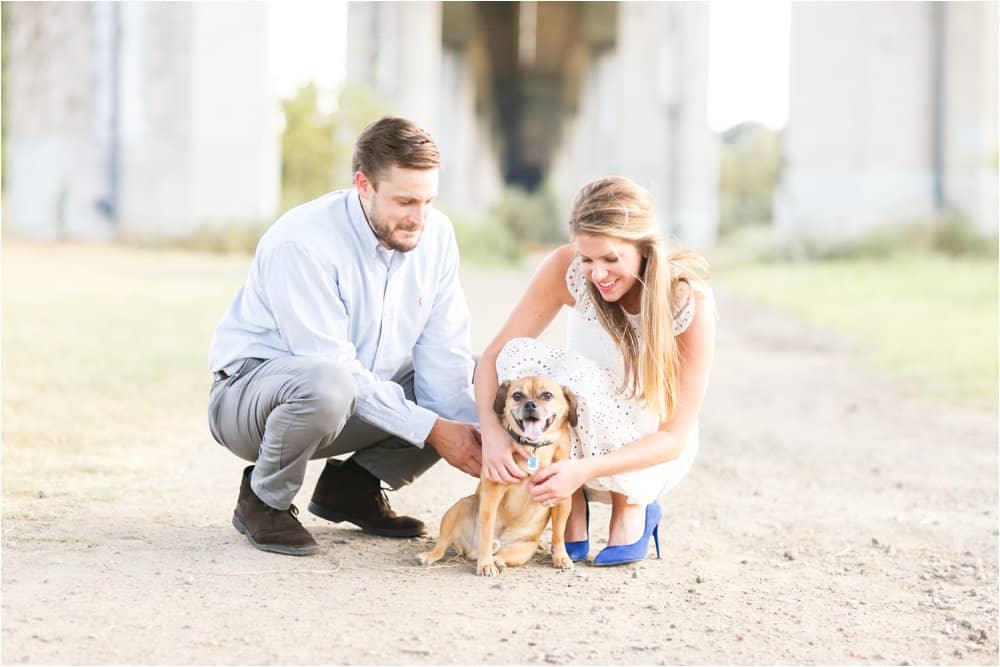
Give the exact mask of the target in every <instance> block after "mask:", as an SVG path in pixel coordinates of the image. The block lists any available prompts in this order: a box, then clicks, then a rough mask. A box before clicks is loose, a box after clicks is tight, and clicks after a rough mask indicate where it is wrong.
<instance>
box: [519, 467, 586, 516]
mask: <svg viewBox="0 0 1000 667" xmlns="http://www.w3.org/2000/svg"><path fill="white" fill-rule="evenodd" d="M588 479H589V478H588V476H587V471H586V468H585V465H584V462H583V461H579V460H575V459H567V460H565V461H557V462H555V463H553V464H552V465H548V466H545V467H544V468H542V469H541V470H539V471H538V472H536V473H535V476H534V477H533V478H532V480H531V482H530V483H529V484H528V493H530V494H531V497H532V499H533V500H534V501H535V502H536V503H539V504H541V505H544V506H545V507H552V506H553V505H557V504H558V503H559V502H561V501H563V500H565V499H567V498H569V497H570V496H572V495H573V493H574V492H575V491H576V490H577V489H579V488H580V487H581V486H583V485H584V483H585V482H586V481H587V480H588Z"/></svg>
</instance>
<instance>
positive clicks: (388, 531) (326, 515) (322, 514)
mask: <svg viewBox="0 0 1000 667" xmlns="http://www.w3.org/2000/svg"><path fill="white" fill-rule="evenodd" d="M308 509H309V513H310V514H315V515H316V516H318V517H319V518H321V519H326V520H327V521H332V522H334V523H341V522H344V521H346V522H347V523H353V524H354V525H355V526H357V527H358V528H360V529H361V530H363V531H365V532H366V533H371V534H373V535H381V536H382V537H420V536H421V535H423V534H424V533H425V532H426V531H425V530H424V529H420V530H419V531H412V530H406V529H402V528H395V529H394V528H377V527H375V526H372V525H371V524H369V523H365V522H364V521H360V520H358V519H355V518H354V517H350V516H347V515H346V514H341V513H340V512H336V511H334V510H332V509H330V508H328V507H323V506H322V505H317V504H316V503H314V502H313V501H311V500H310V501H309V507H308Z"/></svg>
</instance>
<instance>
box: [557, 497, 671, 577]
mask: <svg viewBox="0 0 1000 667" xmlns="http://www.w3.org/2000/svg"><path fill="white" fill-rule="evenodd" d="M662 516H663V511H662V510H661V509H660V504H659V503H658V502H656V501H655V500H654V501H653V502H651V503H650V504H648V505H646V526H645V528H644V529H643V531H642V537H640V538H639V540H638V541H637V542H633V543H632V544H623V545H615V546H613V547H604V548H603V549H601V551H600V552H599V553H598V554H597V556H595V557H594V562H593V564H594V565H597V566H598V567H603V566H607V565H624V564H625V563H634V562H636V561H639V560H644V559H645V558H646V553H647V552H648V551H649V538H650V536H652V537H653V543H654V544H656V557H657V558H659V557H660V518H661V517H662ZM567 546H568V545H567Z"/></svg>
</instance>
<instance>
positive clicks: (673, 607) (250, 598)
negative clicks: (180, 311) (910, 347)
mask: <svg viewBox="0 0 1000 667" xmlns="http://www.w3.org/2000/svg"><path fill="white" fill-rule="evenodd" d="M475 289H476V287H475V286H473V288H472V289H470V290H469V291H470V301H471V302H472V303H473V305H474V310H476V308H475V303H476V299H475ZM515 292H516V290H511V293H515ZM719 302H720V310H721V312H722V321H721V323H720V335H719V345H718V355H717V360H716V369H715V373H714V377H713V385H712V388H711V390H710V395H709V397H708V401H707V404H706V406H705V409H704V413H703V418H702V437H703V440H702V446H701V453H700V454H699V459H698V461H697V462H696V465H695V468H694V470H693V472H692V474H691V475H690V477H689V478H688V479H687V480H685V481H684V482H683V483H682V484H681V485H680V486H679V487H678V488H677V489H676V490H675V491H674V492H673V493H671V494H670V495H669V496H666V497H663V498H662V499H661V501H662V503H663V504H664V507H665V517H664V520H663V523H662V526H661V539H662V541H663V547H664V553H663V558H662V560H656V559H655V558H652V557H651V558H650V559H648V560H646V561H644V562H642V563H640V564H637V565H630V566H624V567H621V568H611V569H598V568H593V567H590V566H588V565H585V564H580V565H578V566H577V567H576V569H575V570H574V571H571V572H562V571H557V570H555V569H553V568H552V567H551V565H550V563H549V561H548V557H547V556H546V555H545V554H543V553H542V552H539V554H538V555H537V557H536V558H535V560H534V561H533V562H531V563H529V564H528V565H526V566H524V567H522V568H517V569H511V570H508V571H506V572H504V573H503V574H502V575H501V576H500V577H499V578H497V579H487V578H480V577H477V576H475V574H474V567H473V566H472V565H471V564H468V563H465V562H461V561H454V560H452V561H447V562H444V563H442V564H439V565H437V566H434V567H432V568H430V569H425V568H423V567H421V566H419V565H418V564H417V563H416V560H415V557H416V555H417V554H418V553H419V552H421V551H423V550H425V549H427V548H428V546H429V545H430V544H431V538H430V537H427V538H420V539H412V540H391V539H385V538H376V537H372V536H368V535H366V534H364V533H362V532H360V531H358V530H356V529H354V528H353V527H346V526H347V524H340V525H334V524H330V523H327V522H324V521H323V520H321V519H318V518H316V517H313V516H311V515H309V514H308V513H306V512H303V515H302V517H303V520H304V523H305V525H306V526H307V527H308V528H310V529H311V530H312V531H313V534H314V535H315V536H316V538H317V539H318V541H319V543H320V544H321V546H322V551H321V553H320V554H319V555H318V556H314V557H311V558H292V557H287V556H277V555H272V554H267V553H263V552H260V551H257V550H255V549H253V548H251V547H250V546H249V545H248V544H247V542H246V539H245V538H243V537H242V536H240V535H239V534H237V532H236V531H235V530H234V529H233V528H232V526H231V525H230V517H231V512H232V508H233V505H234V503H235V500H236V493H237V489H238V482H239V474H240V470H241V468H242V465H243V464H242V463H241V462H240V461H239V460H237V459H236V458H235V457H234V456H232V455H231V454H229V453H228V452H227V451H225V450H223V449H222V448H221V447H219V446H218V445H216V444H215V443H214V442H213V441H212V440H211V437H210V436H209V435H208V433H207V430H206V427H205V425H204V417H203V415H202V414H194V415H190V416H189V419H190V427H189V428H187V427H186V426H185V431H186V432H187V433H188V435H187V437H184V438H180V439H178V441H177V442H176V443H175V445H174V448H173V451H172V453H171V454H170V455H169V456H168V455H167V454H166V453H164V452H162V451H160V452H153V453H150V454H149V456H148V457H147V461H148V467H147V468H146V469H145V471H144V472H142V473H127V474H121V475H117V476H115V477H108V478H106V479H104V478H100V477H98V478H96V479H90V480H89V482H88V484H89V486H88V488H87V492H86V493H83V492H79V493H78V492H77V490H75V489H72V488H69V489H66V488H61V489H52V488H49V489H46V488H44V487H40V488H39V492H40V493H39V494H38V497H33V498H30V499H9V498H8V499H7V500H6V501H5V503H4V508H3V510H4V526H3V529H4V530H3V581H2V585H3V602H2V614H3V615H2V640H3V649H2V657H3V662H4V663H36V664H45V663H50V664H51V663H119V664H120V663H136V664H150V663H176V664H191V663H245V664H273V663H284V664H288V663H292V664H294V663H333V664H399V663H401V664H477V663H487V664H510V663H524V664H530V663H552V664H593V663H598V664H616V663H626V664H669V663H698V664H704V663H749V664H767V663H785V664H787V663H805V664H816V663H880V664H920V663H956V664H958V663H961V664H996V663H997V661H998V653H997V594H998V593H997V525H998V523H997V423H996V416H995V415H994V414H991V413H989V412H974V411H966V410H962V409H955V408H946V407H941V406H938V405H932V404H929V403H926V402H922V401H917V400H911V399H906V398H904V397H902V395H901V393H900V391H899V389H898V387H897V386H896V384H895V381H894V380H893V379H892V378H890V377H887V376H884V375H881V374H879V373H876V372H874V371H872V370H870V369H869V368H867V367H866V366H864V365H862V364H861V362H860V354H859V351H858V350H856V349H852V348H851V347H850V346H847V345H845V344H844V343H842V342H841V341H840V340H839V339H837V338H836V337H834V336H832V335H830V334H828V333H826V332H823V331H820V330H817V329H814V328H812V327H809V326H807V325H804V324H802V323H801V322H799V321H798V320H796V319H794V318H791V317H787V316H784V315H780V314H778V313H775V312H772V311H769V310H766V309H761V308H759V307H756V306H752V305H750V304H748V303H747V302H744V301H742V300H740V299H738V298H736V297H734V296H732V295H731V294H727V293H725V292H720V293H719ZM502 316H503V313H502V312H499V311H497V310H496V309H491V310H490V311H489V312H479V313H476V317H477V318H479V319H478V324H477V330H476V331H477V338H478V339H479V340H478V344H479V345H480V346H481V344H482V342H483V341H484V339H485V338H484V337H485V335H487V333H486V332H492V331H493V330H495V326H496V324H497V323H498V321H499V318H501V317H502ZM206 390H207V378H206ZM319 471H320V464H319V463H315V464H313V465H312V466H311V468H310V471H309V476H308V478H307V480H306V485H305V487H304V488H303V491H302V492H301V493H300V495H299V497H298V500H297V502H298V504H299V505H300V506H304V505H306V504H307V502H308V497H309V494H310V493H311V490H312V486H313V483H314V482H315V479H316V477H317V476H318V474H319ZM102 485H105V486H107V487H108V488H109V489H110V488H112V487H113V488H114V489H115V491H114V492H110V491H109V493H108V494H106V496H107V497H104V498H103V499H102V494H101V493H100V489H101V486H102ZM474 485H475V482H474V480H472V478H470V477H467V476H464V475H462V474H461V473H459V472H457V471H455V470H453V469H450V468H448V467H447V466H446V465H445V464H439V465H438V466H436V467H435V468H434V469H432V470H431V471H430V472H429V473H428V474H427V475H426V476H425V477H424V478H422V479H421V480H419V481H418V482H417V484H415V485H414V486H412V487H409V488H407V489H404V490H402V491H400V492H398V493H394V494H392V499H393V503H394V506H395V507H396V508H397V509H398V510H400V511H403V512H407V513H411V514H414V515H416V516H418V517H420V518H422V519H424V520H425V521H427V522H428V523H429V524H431V525H432V526H433V533H434V534H436V531H437V522H438V520H439V518H440V516H441V514H442V512H443V511H444V510H445V509H446V508H447V507H448V506H449V505H450V504H451V503H452V502H453V501H454V500H455V499H457V498H458V497H459V496H461V495H464V494H466V493H468V492H470V490H471V489H472V488H473V487H474ZM607 519H608V512H607V509H606V507H603V506H597V507H595V508H594V511H593V517H592V531H593V533H594V536H593V538H594V541H595V542H596V545H595V547H594V548H595V549H596V548H597V547H599V546H601V543H602V542H604V540H605V538H606V535H607ZM546 539H547V538H546Z"/></svg>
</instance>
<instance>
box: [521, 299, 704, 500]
mask: <svg viewBox="0 0 1000 667" xmlns="http://www.w3.org/2000/svg"><path fill="white" fill-rule="evenodd" d="M695 299H696V306H695V308H696V309H695V317H694V320H693V321H692V322H691V324H690V326H688V328H687V330H686V331H685V332H684V333H682V334H681V335H680V336H678V338H677V342H678V345H679V348H680V349H679V357H680V367H679V369H678V400H677V406H676V408H675V410H674V414H673V416H672V417H671V418H670V419H669V420H668V421H665V422H662V423H661V424H660V427H659V429H658V430H657V431H656V432H654V433H650V434H649V435H646V436H643V437H641V438H639V439H638V440H636V441H634V442H631V443H629V444H628V445H625V446H624V447H622V448H620V449H618V450H617V451H614V452H611V453H609V454H605V455H603V456H593V457H588V458H585V459H577V460H570V461H560V462H559V463H555V464H553V465H550V466H548V467H547V468H545V469H543V470H540V471H539V472H537V473H535V478H534V479H533V480H532V488H531V495H532V497H533V498H534V499H535V500H536V501H537V502H540V503H546V502H550V501H551V502H559V501H560V500H562V499H563V498H566V497H568V496H569V495H571V494H572V493H573V492H574V491H576V489H578V488H579V487H580V486H582V485H583V484H585V483H586V482H587V481H589V480H591V479H594V478H595V477H606V476H608V475H615V474H618V473H622V472H629V471H631V470H639V469H642V468H648V467H650V466H653V465H656V464H658V463H664V462H666V461H672V460H673V459H676V458H677V457H678V456H680V454H681V451H682V450H683V449H684V445H685V444H686V443H687V440H688V436H689V435H690V433H691V429H692V428H694V426H695V424H696V423H697V421H698V413H699V412H700V411H701V405H702V402H703V401H704V399H705V391H706V389H707V388H708V378H709V374H710V372H711V370H712V359H713V356H714V353H715V313H714V311H713V310H712V309H711V308H709V303H707V302H706V298H705V296H704V295H702V294H700V293H698V292H696V293H695Z"/></svg>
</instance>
